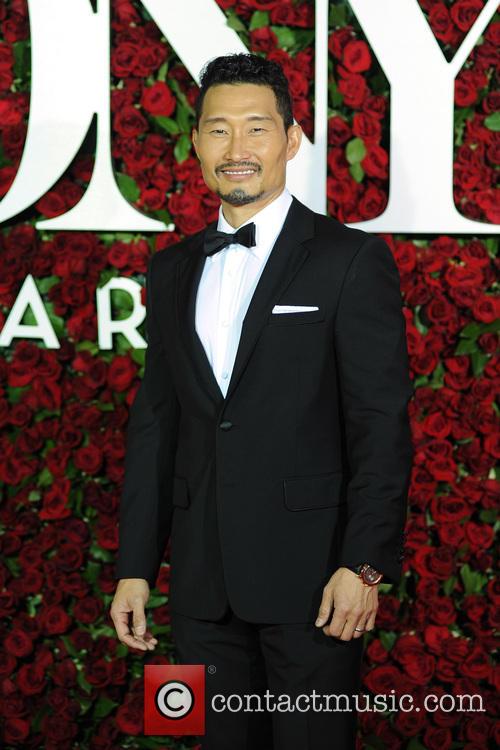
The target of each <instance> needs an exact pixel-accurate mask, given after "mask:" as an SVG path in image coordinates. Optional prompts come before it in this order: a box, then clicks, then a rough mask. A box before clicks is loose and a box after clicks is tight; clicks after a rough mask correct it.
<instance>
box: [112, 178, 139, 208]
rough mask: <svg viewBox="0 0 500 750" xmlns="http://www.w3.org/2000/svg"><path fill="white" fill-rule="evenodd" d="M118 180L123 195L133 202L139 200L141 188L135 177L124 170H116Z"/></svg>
mask: <svg viewBox="0 0 500 750" xmlns="http://www.w3.org/2000/svg"><path fill="white" fill-rule="evenodd" d="M116 181H117V183H118V187H119V188H120V191H121V193H122V195H123V197H124V198H126V199H127V200H129V201H131V202H132V203H135V201H136V200H138V198H139V196H140V194H141V191H140V190H139V186H138V185H137V183H136V181H135V180H134V178H133V177H130V175H128V174H124V173H123V172H116Z"/></svg>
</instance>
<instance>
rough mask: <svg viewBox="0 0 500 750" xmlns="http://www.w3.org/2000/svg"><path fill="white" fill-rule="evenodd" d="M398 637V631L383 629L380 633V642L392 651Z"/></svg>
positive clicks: (387, 649)
mask: <svg viewBox="0 0 500 750" xmlns="http://www.w3.org/2000/svg"><path fill="white" fill-rule="evenodd" d="M396 637H397V636H396V633H393V632H392V631H388V630H381V631H380V633H379V638H380V642H381V644H382V646H383V647H384V648H385V650H386V651H390V650H391V649H392V647H393V646H394V643H395V642H396Z"/></svg>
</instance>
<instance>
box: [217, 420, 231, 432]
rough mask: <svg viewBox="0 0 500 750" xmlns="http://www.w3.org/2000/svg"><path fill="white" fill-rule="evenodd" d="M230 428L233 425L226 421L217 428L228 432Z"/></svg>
mask: <svg viewBox="0 0 500 750" xmlns="http://www.w3.org/2000/svg"><path fill="white" fill-rule="evenodd" d="M232 426H233V423H232V422H228V421H225V422H221V423H220V425H219V427H220V428H221V430H230V429H231V427H232Z"/></svg>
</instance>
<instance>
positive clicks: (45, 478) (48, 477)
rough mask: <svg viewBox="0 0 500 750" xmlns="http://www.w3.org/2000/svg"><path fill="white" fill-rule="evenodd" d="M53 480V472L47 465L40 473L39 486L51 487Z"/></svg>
mask: <svg viewBox="0 0 500 750" xmlns="http://www.w3.org/2000/svg"><path fill="white" fill-rule="evenodd" d="M53 481H54V477H53V476H52V472H51V471H50V469H48V468H47V466H44V467H43V469H42V470H41V472H40V473H39V475H38V480H37V487H50V485H51V484H52V482H53Z"/></svg>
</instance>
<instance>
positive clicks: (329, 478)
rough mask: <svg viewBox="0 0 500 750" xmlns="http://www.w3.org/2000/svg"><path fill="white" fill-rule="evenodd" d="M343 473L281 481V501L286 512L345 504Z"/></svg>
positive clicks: (289, 478)
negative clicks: (286, 509) (282, 500)
mask: <svg viewBox="0 0 500 750" xmlns="http://www.w3.org/2000/svg"><path fill="white" fill-rule="evenodd" d="M342 479H343V473H342V472H341V471H334V472H330V473H328V474H316V475H312V476H302V477H286V478H285V479H283V496H284V497H283V499H284V503H285V506H286V507H287V508H288V510H312V509H315V508H316V509H317V508H333V507H335V506H336V505H342V504H344V503H345V502H347V498H346V495H345V492H343V491H342V490H343V488H342Z"/></svg>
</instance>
